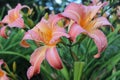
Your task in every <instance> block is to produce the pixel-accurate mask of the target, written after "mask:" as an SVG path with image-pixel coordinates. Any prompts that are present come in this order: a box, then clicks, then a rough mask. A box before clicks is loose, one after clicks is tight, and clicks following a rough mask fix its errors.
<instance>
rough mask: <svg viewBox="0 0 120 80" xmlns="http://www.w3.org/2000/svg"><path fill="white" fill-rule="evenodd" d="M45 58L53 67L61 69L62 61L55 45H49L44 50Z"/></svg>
mask: <svg viewBox="0 0 120 80" xmlns="http://www.w3.org/2000/svg"><path fill="white" fill-rule="evenodd" d="M46 59H47V61H48V63H49V64H50V65H51V66H52V67H53V68H55V69H62V68H63V66H62V61H61V59H60V57H59V55H58V52H57V49H56V47H55V46H52V47H49V48H48V49H47V51H46Z"/></svg>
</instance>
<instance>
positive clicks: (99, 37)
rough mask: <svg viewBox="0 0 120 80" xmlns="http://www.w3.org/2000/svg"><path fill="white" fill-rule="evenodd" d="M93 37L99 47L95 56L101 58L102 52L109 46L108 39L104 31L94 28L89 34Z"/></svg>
mask: <svg viewBox="0 0 120 80" xmlns="http://www.w3.org/2000/svg"><path fill="white" fill-rule="evenodd" d="M89 36H90V37H91V38H93V40H94V42H95V44H96V46H97V48H98V53H97V54H96V55H94V58H99V57H100V54H101V52H103V51H104V49H105V48H106V46H107V39H106V36H105V35H104V33H103V32H102V31H100V30H94V31H93V33H91V34H89Z"/></svg>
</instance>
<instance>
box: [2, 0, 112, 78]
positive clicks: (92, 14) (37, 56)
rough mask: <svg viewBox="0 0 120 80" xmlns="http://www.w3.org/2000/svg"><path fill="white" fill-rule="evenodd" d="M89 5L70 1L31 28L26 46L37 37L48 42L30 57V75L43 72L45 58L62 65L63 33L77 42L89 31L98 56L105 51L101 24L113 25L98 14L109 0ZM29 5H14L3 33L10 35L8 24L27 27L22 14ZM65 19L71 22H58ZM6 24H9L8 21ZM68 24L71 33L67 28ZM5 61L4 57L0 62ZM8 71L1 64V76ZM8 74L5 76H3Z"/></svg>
mask: <svg viewBox="0 0 120 80" xmlns="http://www.w3.org/2000/svg"><path fill="white" fill-rule="evenodd" d="M95 1H96V0H93V3H92V4H90V5H88V6H86V5H83V4H77V3H70V4H69V5H68V6H67V7H66V8H65V10H64V12H62V13H59V14H50V15H49V17H48V18H47V19H46V18H45V17H43V18H42V19H41V21H40V22H38V24H37V25H36V26H35V27H33V28H32V29H30V30H28V31H27V32H26V33H25V34H24V37H23V39H22V41H21V45H22V46H23V47H26V48H27V47H30V45H29V43H27V42H26V40H28V39H29V40H34V41H35V42H36V43H41V42H42V43H44V45H43V46H40V47H38V48H37V49H35V51H34V52H33V53H32V55H31V57H30V63H31V66H30V67H29V69H28V71H27V77H28V79H30V78H31V77H32V76H33V75H35V74H38V73H40V64H41V63H42V61H43V60H44V59H46V60H47V61H48V63H49V64H50V65H51V66H52V67H53V68H55V69H61V68H62V61H61V59H60V57H59V55H58V51H57V48H56V44H57V43H59V42H60V37H62V36H65V37H66V38H69V39H70V40H71V41H73V42H76V37H77V36H78V35H79V34H85V35H88V36H89V37H90V38H92V39H93V40H94V42H95V44H96V46H97V48H98V53H97V54H96V55H94V58H99V57H100V53H101V52H102V51H104V49H105V48H106V46H107V39H106V36H105V35H104V33H103V32H102V31H101V30H99V28H100V27H102V26H106V25H110V26H112V25H111V24H110V23H109V21H108V20H107V19H106V17H104V16H100V15H97V13H99V12H100V10H101V8H102V7H104V6H105V5H106V3H107V2H104V3H101V2H95ZM23 8H28V9H30V8H29V7H28V6H26V5H23V6H22V5H21V4H18V5H17V6H16V7H15V8H14V9H11V10H9V11H8V15H6V16H5V17H4V18H3V20H2V21H1V22H0V24H1V25H2V26H1V28H0V36H2V37H4V38H7V37H8V36H7V35H6V32H5V30H6V28H7V27H10V28H12V27H18V28H24V27H25V25H24V19H23V18H22V14H21V12H20V11H21V9H23ZM61 20H64V21H65V20H67V21H68V22H67V23H66V24H65V25H63V26H62V27H61V26H60V25H59V24H58V22H59V21H61ZM4 24H6V25H4ZM66 27H68V33H67V32H66V29H65V28H66ZM2 63H3V61H0V66H1V64H2ZM5 75H6V73H5V72H4V71H2V69H1V67H0V80H8V79H6V76H5ZM3 78H5V79H3Z"/></svg>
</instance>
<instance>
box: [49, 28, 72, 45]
mask: <svg viewBox="0 0 120 80" xmlns="http://www.w3.org/2000/svg"><path fill="white" fill-rule="evenodd" d="M56 27H58V26H56ZM52 36H53V37H52V39H51V40H50V44H52V43H54V42H55V41H56V40H59V39H60V37H62V36H64V37H67V38H69V37H70V36H69V34H67V33H66V31H65V29H64V28H61V27H58V28H57V30H56V31H54V32H53V34H52Z"/></svg>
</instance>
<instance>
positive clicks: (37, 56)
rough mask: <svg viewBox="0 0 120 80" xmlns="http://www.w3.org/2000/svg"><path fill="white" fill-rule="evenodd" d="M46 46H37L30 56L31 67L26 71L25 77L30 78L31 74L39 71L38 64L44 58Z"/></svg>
mask: <svg viewBox="0 0 120 80" xmlns="http://www.w3.org/2000/svg"><path fill="white" fill-rule="evenodd" d="M45 52H46V47H45V46H43V47H39V48H37V49H36V50H35V51H34V52H33V53H32V55H31V57H30V63H31V67H29V69H28V71H27V77H28V79H30V78H31V77H32V76H33V75H35V74H38V73H40V65H41V63H42V61H43V60H44V59H45Z"/></svg>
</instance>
